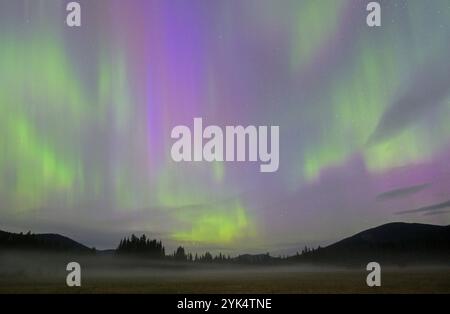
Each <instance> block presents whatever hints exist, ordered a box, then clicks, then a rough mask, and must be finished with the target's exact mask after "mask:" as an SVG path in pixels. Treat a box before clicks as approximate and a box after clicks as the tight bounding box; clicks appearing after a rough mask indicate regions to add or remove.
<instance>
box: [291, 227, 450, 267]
mask: <svg viewBox="0 0 450 314" xmlns="http://www.w3.org/2000/svg"><path fill="white" fill-rule="evenodd" d="M294 259H298V260H303V261H310V262H321V263H337V264H348V263H351V264H353V263H358V264H359V263H367V262H369V261H376V262H383V263H389V264H398V265H410V264H416V263H424V262H433V263H435V262H438V263H446V264H450V226H435V225H426V224H417V223H389V224H385V225H382V226H379V227H376V228H372V229H369V230H366V231H362V232H360V233H358V234H355V235H353V236H351V237H348V238H346V239H343V240H341V241H339V242H336V243H334V244H332V245H330V246H327V247H325V248H321V249H318V250H315V251H313V252H308V253H306V254H302V255H300V256H298V257H294Z"/></svg>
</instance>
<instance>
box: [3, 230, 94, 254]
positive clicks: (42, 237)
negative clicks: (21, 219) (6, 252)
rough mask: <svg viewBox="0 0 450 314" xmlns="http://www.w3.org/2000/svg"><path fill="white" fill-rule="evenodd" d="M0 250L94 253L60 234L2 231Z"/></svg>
mask: <svg viewBox="0 0 450 314" xmlns="http://www.w3.org/2000/svg"><path fill="white" fill-rule="evenodd" d="M0 249H11V250H47V251H56V252H66V251H77V252H89V251H92V250H91V249H89V248H88V247H86V246H84V245H82V244H80V243H78V242H76V241H74V240H72V239H69V238H67V237H64V236H62V235H59V234H32V233H30V232H29V233H26V234H23V233H11V232H5V231H0Z"/></svg>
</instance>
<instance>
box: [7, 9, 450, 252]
mask: <svg viewBox="0 0 450 314" xmlns="http://www.w3.org/2000/svg"><path fill="white" fill-rule="evenodd" d="M68 2H69V1H65V0H14V1H13V0H0V109H1V114H0V132H1V134H2V135H1V136H0V174H1V175H0V229H5V230H12V231H14V230H19V231H28V230H32V231H34V232H59V233H63V234H66V235H69V236H72V237H74V238H75V239H79V240H81V241H84V243H87V244H90V245H93V246H97V247H110V246H112V245H115V244H116V243H117V241H118V239H119V238H121V237H122V236H123V235H126V234H130V233H131V232H145V233H147V234H150V235H151V236H153V237H157V238H161V239H163V240H164V241H165V242H168V243H182V244H183V245H185V246H186V247H188V248H190V249H193V250H202V249H204V248H208V249H212V250H214V249H220V250H223V251H230V252H242V251H245V252H265V251H271V252H278V251H284V250H287V251H288V250H290V249H292V250H294V251H295V250H296V248H297V247H298V246H303V245H304V244H308V245H317V244H322V243H328V242H330V241H334V240H336V239H338V238H339V237H341V236H343V235H347V234H350V233H352V232H357V231H360V230H362V229H365V228H368V227H372V226H374V225H378V224H381V223H386V222H390V221H409V222H426V223H435V224H449V223H450V205H449V203H448V201H449V200H450V162H449V161H450V58H449V55H450V2H449V1H448V0H433V1H422V0H409V1H400V0H398V1H397V0H392V1H379V2H380V4H381V7H382V26H381V27H378V28H369V27H368V26H367V25H366V24H365V19H366V15H367V12H366V10H365V5H366V3H367V2H368V1H357V0H339V1H335V0H316V1H312V0H311V1H310V0H292V1H287V0H282V1H271V0H247V1H206V0H192V1H181V0H171V1H163V0H160V1H159V0H153V1H152V0H151V1H147V0H128V1H119V0H98V1H79V3H80V4H81V8H82V26H81V27H79V28H69V27H67V26H66V25H65V17H66V14H67V12H66V11H65V6H66V4H67V3H68ZM195 117H202V118H203V121H205V123H207V124H213V125H218V126H225V125H239V124H242V125H277V126H280V164H279V169H278V171H277V172H273V173H260V172H259V169H258V167H259V166H258V165H256V164H250V163H221V162H214V163H204V162H187V163H175V162H173V161H172V159H171V157H170V148H171V146H172V143H173V140H172V139H171V138H170V135H171V130H172V128H173V127H174V126H176V125H180V124H184V125H189V124H191V123H192V120H193V118H195Z"/></svg>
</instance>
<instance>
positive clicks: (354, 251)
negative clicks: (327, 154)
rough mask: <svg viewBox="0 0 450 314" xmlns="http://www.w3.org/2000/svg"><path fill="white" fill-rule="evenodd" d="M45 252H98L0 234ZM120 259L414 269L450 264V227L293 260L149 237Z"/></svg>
mask: <svg viewBox="0 0 450 314" xmlns="http://www.w3.org/2000/svg"><path fill="white" fill-rule="evenodd" d="M2 249H14V250H21V251H27V250H47V251H58V252H59V251H64V252H106V251H95V249H89V248H88V247H86V246H84V245H82V244H80V243H78V242H76V241H73V240H71V239H69V238H67V237H64V236H61V235H57V234H31V233H30V232H29V233H27V234H22V233H20V234H17V233H9V232H3V231H0V251H1V250H2ZM109 252H111V253H113V252H114V253H115V254H114V255H116V256H131V257H133V256H134V257H135V256H139V257H142V258H148V259H159V260H162V261H166V260H169V261H171V260H172V261H177V262H188V263H189V262H194V263H195V262H198V263H218V264H219V263H234V264H261V265H269V264H285V263H308V264H334V265H355V264H358V265H362V264H364V265H365V264H367V263H368V262H369V261H376V262H379V263H383V264H397V265H412V264H423V263H430V264H431V263H439V264H447V265H448V264H450V226H435V225H426V224H417V223H389V224H385V225H382V226H379V227H375V228H372V229H368V230H365V231H362V232H360V233H357V234H355V235H353V236H351V237H348V238H345V239H343V240H341V241H338V242H336V243H334V244H331V245H329V246H326V247H324V248H321V247H319V248H316V249H309V248H307V247H305V248H304V249H303V250H302V251H301V253H297V254H296V255H293V256H289V257H284V258H281V257H272V256H270V255H269V253H266V254H258V255H250V254H243V255H239V256H237V257H230V256H229V255H224V254H222V253H219V254H218V255H216V256H213V255H212V254H211V253H209V252H206V253H204V254H203V255H197V254H195V256H193V255H192V254H191V253H187V252H185V249H184V248H183V247H181V246H180V247H178V248H177V249H176V250H175V251H174V252H173V254H169V255H166V252H165V248H164V246H163V244H162V242H161V241H157V240H151V239H148V238H147V237H146V236H145V235H142V236H141V237H137V236H135V235H132V236H131V237H130V238H124V239H122V240H121V241H120V244H119V245H118V247H117V248H116V249H115V250H110V251H108V253H109Z"/></svg>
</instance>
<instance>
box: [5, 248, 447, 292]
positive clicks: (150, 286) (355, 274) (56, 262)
mask: <svg viewBox="0 0 450 314" xmlns="http://www.w3.org/2000/svg"><path fill="white" fill-rule="evenodd" d="M73 260H74V261H77V262H79V263H80V265H81V267H82V270H81V277H82V287H80V288H69V287H67V286H66V275H67V274H68V272H67V271H66V270H65V267H66V264H67V263H68V262H70V261H73ZM367 274H368V272H367V271H366V270H365V269H364V268H362V269H357V268H353V269H350V268H333V267H313V266H304V265H303V266H300V265H292V266H271V267H263V266H252V267H250V266H236V265H235V266H227V265H183V264H176V263H173V264H165V265H158V264H151V263H149V262H148V261H142V260H130V259H118V258H112V257H96V258H91V257H90V258H86V257H78V258H74V257H62V256H57V257H54V256H48V255H45V254H40V255H36V256H31V255H26V256H25V255H20V256H16V255H12V254H7V255H6V254H3V255H2V254H0V293H450V266H449V267H443V266H440V267H430V266H427V267H425V266H423V267H418V266H415V267H403V268H396V267H383V265H382V275H381V281H382V286H381V287H377V288H369V287H367V285H366V276H367Z"/></svg>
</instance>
